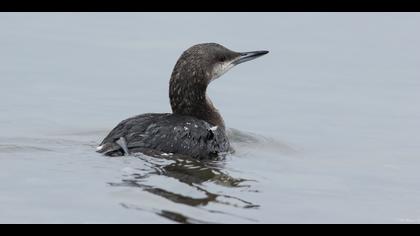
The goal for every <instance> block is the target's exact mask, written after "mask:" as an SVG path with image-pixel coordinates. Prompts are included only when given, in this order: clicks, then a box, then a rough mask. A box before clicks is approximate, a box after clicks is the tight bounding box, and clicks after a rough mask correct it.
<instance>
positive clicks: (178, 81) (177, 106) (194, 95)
mask: <svg viewBox="0 0 420 236" xmlns="http://www.w3.org/2000/svg"><path fill="white" fill-rule="evenodd" d="M183 72H185V71H183V70H182V68H179V67H177V66H175V69H174V71H173V73H172V76H171V80H170V84H169V99H170V103H171V107H172V112H173V113H174V114H179V115H186V116H193V117H196V118H198V119H201V120H205V121H207V122H208V123H210V124H212V125H216V126H219V127H220V128H222V129H224V128H225V124H224V121H223V118H222V116H221V115H220V113H219V111H218V110H217V109H216V108H215V107H214V106H213V104H212V102H211V100H210V99H209V98H208V96H207V94H206V91H207V86H208V83H209V81H211V78H203V77H206V76H211V73H209V72H206V71H203V70H199V69H198V70H193V71H191V70H188V72H190V73H188V74H185V73H183ZM186 76H188V78H185V77H186Z"/></svg>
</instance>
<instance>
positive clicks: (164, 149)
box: [97, 43, 268, 159]
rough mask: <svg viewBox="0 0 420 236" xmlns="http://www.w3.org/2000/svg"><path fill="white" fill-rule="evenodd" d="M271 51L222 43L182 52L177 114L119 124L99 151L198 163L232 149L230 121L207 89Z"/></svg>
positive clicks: (172, 94)
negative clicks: (189, 159) (228, 132)
mask: <svg viewBox="0 0 420 236" xmlns="http://www.w3.org/2000/svg"><path fill="white" fill-rule="evenodd" d="M267 53H268V51H252V52H235V51H232V50H230V49H227V48H226V47H224V46H222V45H220V44H217V43H203V44H197V45H194V46H192V47H190V48H189V49H187V50H186V51H184V52H183V53H182V55H181V56H180V58H179V59H178V61H177V62H176V64H175V67H174V69H173V71H172V75H171V78H170V82H169V98H170V104H171V108H172V113H147V114H142V115H138V116H135V117H132V118H129V119H126V120H124V121H122V122H121V123H119V124H118V125H117V126H116V127H115V128H114V129H113V130H112V131H111V132H110V133H109V134H108V136H106V138H105V139H104V140H103V141H102V143H101V144H100V145H99V147H98V148H97V152H99V153H102V154H104V155H107V156H122V155H128V154H132V153H138V152H140V153H148V152H158V153H163V154H166V155H169V154H180V155H186V156H189V157H193V158H197V159H209V158H215V157H218V156H220V155H223V154H226V153H228V152H229V151H231V150H232V149H231V146H230V143H229V139H228V137H227V135H226V127H225V123H224V120H223V118H222V116H221V114H220V113H219V111H218V110H217V109H216V108H215V107H214V105H213V103H212V102H211V100H210V98H209V97H208V96H207V93H206V91H207V87H208V85H209V84H210V83H211V82H212V81H214V80H215V79H217V78H219V77H220V76H222V75H223V74H224V73H226V72H227V71H228V70H230V69H231V68H233V67H234V66H236V65H238V64H241V63H243V62H246V61H250V60H253V59H255V58H258V57H260V56H262V55H265V54H267Z"/></svg>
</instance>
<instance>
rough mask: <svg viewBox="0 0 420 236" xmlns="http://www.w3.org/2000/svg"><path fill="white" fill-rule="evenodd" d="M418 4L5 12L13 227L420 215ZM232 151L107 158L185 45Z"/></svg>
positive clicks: (4, 83)
mask: <svg viewBox="0 0 420 236" xmlns="http://www.w3.org/2000/svg"><path fill="white" fill-rule="evenodd" d="M419 24H420V14H418V13H261V14H257V13H0V51H1V53H0V82H1V86H0V98H1V100H0V114H1V115H0V131H1V132H0V163H1V164H0V180H1V182H2V184H1V185H0V222H1V223H420V198H419V197H418V196H420V185H419V180H420V174H419V171H418V170H419V166H420V145H419V143H420V135H419V132H420V123H419V121H420V106H418V104H417V103H418V101H420V93H419V91H420V79H419V78H420V71H419V69H418V68H419V65H420V47H419V46H418V45H420V33H419V31H418V28H419ZM202 42H218V43H221V44H223V45H225V46H226V47H228V48H230V49H233V50H237V51H251V50H270V54H268V55H266V56H264V57H262V58H259V59H257V60H255V61H252V62H249V63H245V64H243V65H240V66H238V67H237V68H234V69H232V70H231V71H230V72H228V73H227V74H225V75H224V76H223V77H221V78H220V79H218V80H217V81H216V82H214V83H213V84H212V85H211V87H210V88H209V95H210V97H211V98H212V99H213V102H214V104H215V105H216V106H217V107H218V108H219V110H220V112H221V113H222V114H223V116H224V119H225V121H226V125H227V126H228V127H229V128H231V133H230V135H231V139H232V142H233V145H234V146H235V148H236V151H237V152H236V153H235V154H234V155H231V156H228V157H227V158H226V160H223V161H218V162H197V161H194V160H188V159H178V158H173V157H171V156H166V157H162V158H154V157H150V156H145V155H136V156H129V157H123V158H108V157H104V156H101V155H99V154H97V153H95V147H96V145H97V144H98V143H99V142H100V141H101V140H102V139H103V138H104V136H105V135H106V134H107V132H109V131H110V129H112V128H113V127H114V126H115V125H116V124H117V123H118V122H119V121H121V120H123V119H125V118H128V117H130V116H133V115H137V114H141V113H146V112H169V111H170V107H169V99H168V95H167V93H168V80H169V76H170V74H171V71H172V68H173V66H174V64H175V61H176V59H177V58H178V57H179V55H180V54H181V53H182V51H183V50H185V49H186V48H188V47H190V46H192V45H194V44H196V43H202Z"/></svg>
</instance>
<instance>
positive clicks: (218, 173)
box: [110, 152, 259, 223]
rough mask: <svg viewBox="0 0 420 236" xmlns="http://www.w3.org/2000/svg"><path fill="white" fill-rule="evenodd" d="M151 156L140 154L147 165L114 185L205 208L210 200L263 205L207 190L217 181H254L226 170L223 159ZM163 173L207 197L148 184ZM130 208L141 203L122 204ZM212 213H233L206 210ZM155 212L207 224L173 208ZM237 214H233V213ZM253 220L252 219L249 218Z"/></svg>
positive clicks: (241, 205)
mask: <svg viewBox="0 0 420 236" xmlns="http://www.w3.org/2000/svg"><path fill="white" fill-rule="evenodd" d="M146 154H147V155H143V154H141V155H136V157H137V158H140V159H141V160H142V161H144V163H145V167H146V168H145V167H142V168H139V169H136V170H135V171H134V172H133V173H130V174H129V175H125V176H124V179H123V180H122V182H120V183H110V185H111V186H125V187H136V188H140V189H142V190H144V191H147V192H149V193H152V194H154V195H157V196H160V197H163V198H165V199H167V200H169V201H171V202H173V203H177V204H184V205H188V206H192V207H198V208H200V209H204V208H205V206H207V205H209V204H210V203H215V204H223V205H225V206H230V207H236V208H243V209H255V208H258V207H259V206H258V205H256V204H253V203H251V202H249V201H245V200H243V199H240V198H238V197H234V196H230V195H227V194H221V193H219V192H218V193H214V192H210V191H209V190H206V187H205V186H204V185H203V184H204V183H214V184H216V185H218V186H223V187H228V188H243V189H248V188H249V187H250V185H247V183H249V182H250V181H251V180H246V179H241V178H234V177H232V176H230V175H229V174H227V173H225V171H224V170H223V165H224V161H223V160H212V161H203V160H195V159H192V158H189V157H186V156H178V155H172V154H162V153H150V152H149V153H146ZM155 175H163V176H165V177H169V178H173V179H175V180H177V181H179V182H181V183H183V184H186V185H188V186H189V187H191V188H193V189H195V190H197V191H199V192H201V193H203V194H204V197H200V198H195V197H192V196H186V195H183V194H179V193H174V192H172V191H170V190H167V189H165V187H166V186H152V185H150V184H148V183H147V182H148V181H147V180H148V178H149V177H152V176H155ZM122 206H123V207H125V208H129V209H137V210H144V209H140V208H138V207H137V206H133V205H129V204H122ZM205 210H206V211H207V212H210V213H219V214H225V215H230V214H229V213H225V212H221V211H214V210H208V209H205ZM153 211H154V213H156V214H158V215H160V216H162V217H164V218H167V219H170V220H172V221H175V222H179V223H205V222H204V221H201V220H198V219H192V218H189V217H186V216H184V215H182V214H180V213H176V212H172V211H169V210H153ZM232 216H233V215H232ZM248 220H252V219H248Z"/></svg>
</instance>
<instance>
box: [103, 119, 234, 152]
mask: <svg viewBox="0 0 420 236" xmlns="http://www.w3.org/2000/svg"><path fill="white" fill-rule="evenodd" d="M124 149H125V150H124ZM144 150H156V151H159V152H163V153H173V154H182V155H187V156H191V157H194V158H200V159H205V158H212V157H216V156H219V155H220V154H222V153H225V152H228V151H229V150H230V145H229V140H228V138H227V136H226V133H225V130H224V128H221V127H215V126H212V125H211V124H209V123H208V122H206V121H204V120H200V119H197V118H195V117H191V116H182V115H177V114H168V113H163V114H158V113H148V114H143V115H139V116H135V117H132V118H129V119H127V120H124V121H122V122H121V123H120V124H118V125H117V126H116V127H115V128H114V129H113V130H112V131H111V132H110V133H109V135H108V136H107V137H106V138H105V139H104V141H103V142H102V143H101V145H100V146H99V147H98V152H100V153H104V154H105V155H109V156H119V155H124V153H125V152H126V151H128V152H129V153H133V152H143V151H144Z"/></svg>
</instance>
